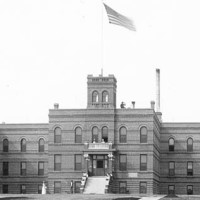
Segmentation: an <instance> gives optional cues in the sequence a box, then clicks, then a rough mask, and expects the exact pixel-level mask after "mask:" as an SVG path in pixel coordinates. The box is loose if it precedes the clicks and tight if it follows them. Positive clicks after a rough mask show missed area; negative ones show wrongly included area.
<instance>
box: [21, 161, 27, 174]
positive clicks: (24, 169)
mask: <svg viewBox="0 0 200 200" xmlns="http://www.w3.org/2000/svg"><path fill="white" fill-rule="evenodd" d="M25 175H26V162H21V176H25Z"/></svg>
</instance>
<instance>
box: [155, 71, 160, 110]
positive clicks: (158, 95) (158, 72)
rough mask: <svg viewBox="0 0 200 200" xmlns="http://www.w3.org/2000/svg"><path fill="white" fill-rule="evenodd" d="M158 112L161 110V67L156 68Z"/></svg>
mask: <svg viewBox="0 0 200 200" xmlns="http://www.w3.org/2000/svg"><path fill="white" fill-rule="evenodd" d="M156 112H160V69H156Z"/></svg>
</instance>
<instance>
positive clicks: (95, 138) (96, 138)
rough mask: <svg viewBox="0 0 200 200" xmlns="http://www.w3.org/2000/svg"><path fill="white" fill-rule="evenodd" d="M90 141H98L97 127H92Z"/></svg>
mask: <svg viewBox="0 0 200 200" xmlns="http://www.w3.org/2000/svg"><path fill="white" fill-rule="evenodd" d="M92 142H98V128H97V127H96V126H95V127H93V128H92Z"/></svg>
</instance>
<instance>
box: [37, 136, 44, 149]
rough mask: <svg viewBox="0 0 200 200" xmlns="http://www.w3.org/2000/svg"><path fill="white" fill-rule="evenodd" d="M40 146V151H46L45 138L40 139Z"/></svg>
mask: <svg viewBox="0 0 200 200" xmlns="http://www.w3.org/2000/svg"><path fill="white" fill-rule="evenodd" d="M38 147H39V149H38V151H39V152H44V139H43V138H41V139H39V142H38Z"/></svg>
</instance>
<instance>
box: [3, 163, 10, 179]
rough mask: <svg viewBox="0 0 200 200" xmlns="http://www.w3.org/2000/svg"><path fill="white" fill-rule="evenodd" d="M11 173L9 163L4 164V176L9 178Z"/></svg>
mask: <svg viewBox="0 0 200 200" xmlns="http://www.w3.org/2000/svg"><path fill="white" fill-rule="evenodd" d="M8 171H9V163H8V162H3V176H8Z"/></svg>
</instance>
